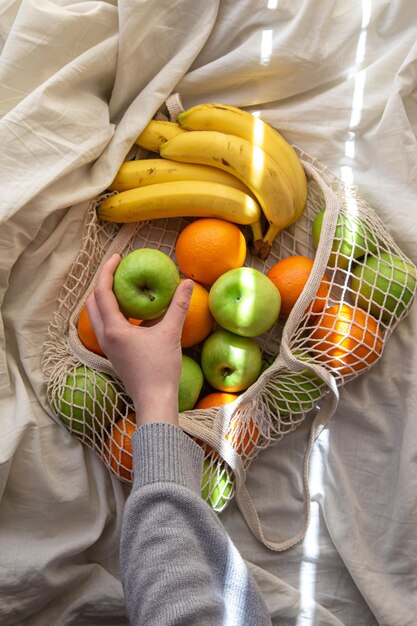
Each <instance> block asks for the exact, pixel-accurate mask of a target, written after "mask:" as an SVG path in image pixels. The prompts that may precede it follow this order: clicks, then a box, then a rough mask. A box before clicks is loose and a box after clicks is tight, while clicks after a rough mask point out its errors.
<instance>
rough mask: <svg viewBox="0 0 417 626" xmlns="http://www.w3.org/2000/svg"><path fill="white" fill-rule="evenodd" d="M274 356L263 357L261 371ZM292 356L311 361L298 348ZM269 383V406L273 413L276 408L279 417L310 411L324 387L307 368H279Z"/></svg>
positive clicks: (271, 361)
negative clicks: (270, 394)
mask: <svg viewBox="0 0 417 626" xmlns="http://www.w3.org/2000/svg"><path fill="white" fill-rule="evenodd" d="M276 356H277V355H275V356H268V357H266V358H265V360H264V363H263V365H262V372H264V371H265V370H267V369H268V368H269V367H270V365H271V364H272V363H273V362H274V361H275V358H276ZM294 356H296V357H297V358H298V360H300V361H306V362H308V361H311V362H313V360H312V358H311V357H308V358H306V355H305V353H304V352H301V351H300V350H296V351H294ZM271 384H272V386H273V389H272V391H271V390H270V393H272V396H273V397H272V399H271V401H270V403H269V407H270V409H271V411H273V412H274V413H275V412H276V411H277V410H278V412H279V416H280V417H286V416H288V415H291V414H298V413H307V412H308V411H311V409H313V408H314V406H315V405H316V403H317V402H318V400H320V398H321V397H322V395H323V393H324V391H325V388H326V385H325V383H324V382H323V380H322V379H321V378H320V376H318V375H317V374H315V373H314V372H313V371H312V370H310V369H307V368H306V369H304V370H301V371H300V372H296V371H291V370H288V369H285V370H280V371H279V372H278V373H277V378H274V379H273V381H271Z"/></svg>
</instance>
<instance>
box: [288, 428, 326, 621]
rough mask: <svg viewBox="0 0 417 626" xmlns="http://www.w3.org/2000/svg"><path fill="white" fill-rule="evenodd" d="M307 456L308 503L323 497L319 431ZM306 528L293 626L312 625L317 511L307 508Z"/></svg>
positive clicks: (317, 550)
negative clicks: (314, 445)
mask: <svg viewBox="0 0 417 626" xmlns="http://www.w3.org/2000/svg"><path fill="white" fill-rule="evenodd" d="M316 445H317V447H314V448H313V450H312V452H311V459H310V473H309V485H310V493H311V498H312V500H313V499H314V497H315V496H316V495H319V496H323V495H324V485H323V465H324V463H325V462H326V458H327V455H328V451H329V431H328V430H327V429H325V430H323V432H322V433H321V435H320V440H319V442H318V443H317V444H316ZM310 507H311V508H310V512H311V518H310V525H309V528H308V531H307V534H306V536H305V538H304V542H303V561H302V563H301V567H300V610H299V614H298V616H297V623H296V626H307V625H310V624H314V623H315V621H314V617H315V615H314V614H315V606H316V604H315V599H314V596H315V591H316V571H317V559H318V558H319V557H320V544H319V537H320V508H319V504H318V503H317V502H313V501H312V502H311V504H310Z"/></svg>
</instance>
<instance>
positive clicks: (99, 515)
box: [0, 0, 417, 626]
mask: <svg viewBox="0 0 417 626" xmlns="http://www.w3.org/2000/svg"><path fill="white" fill-rule="evenodd" d="M416 20H417V8H416V7H415V6H414V4H413V3H407V2H406V0H400V1H399V2H397V3H390V2H387V1H384V0H374V1H372V2H371V1H370V0H361V1H358V0H353V2H350V3H348V4H346V3H345V2H342V1H341V0H329V1H325V2H321V3H317V2H313V0H304V1H303V2H302V1H301V0H295V1H294V0H291V1H290V0H278V1H277V0H262V1H261V0H256V2H254V1H253V0H241V1H240V2H238V3H237V2H234V1H233V0H222V1H217V0H216V1H214V0H206V2H204V3H202V2H195V1H192V0H180V1H178V0H170V1H168V0H159V1H158V2H155V1H151V0H142V1H137V0H136V1H135V0H122V1H121V2H119V3H116V2H104V1H97V0H95V1H90V0H87V1H78V2H77V1H75V2H66V1H65V0H60V1H56V2H52V1H50V0H49V1H48V0H24V1H22V2H19V0H9V1H8V2H6V3H4V4H3V5H2V6H0V47H1V53H0V116H1V117H0V145H1V147H2V149H1V154H0V192H1V193H0V221H1V224H0V294H1V295H0V301H1V302H2V309H1V325H0V393H1V400H0V415H1V418H0V497H1V501H0V554H1V559H0V622H1V623H2V625H3V624H4V626H8V625H15V624H19V625H20V624H22V625H23V624H25V625H26V624H29V625H30V626H43V625H44V624H54V625H57V626H58V625H59V626H68V625H74V626H75V625H76V626H80V625H81V626H82V625H83V624H85V625H87V624H88V626H94V625H95V624H97V625H99V624H100V626H101V625H103V624H109V625H111V626H116V625H117V626H119V625H120V626H121V625H124V624H127V618H126V615H125V609H124V602H123V593H122V588H121V584H120V577H119V572H118V548H119V540H120V522H121V516H122V512H123V506H124V502H125V498H126V496H127V493H128V488H127V487H125V486H123V485H122V484H121V483H119V482H118V481H117V479H115V478H114V477H113V476H111V475H110V473H109V472H108V470H107V469H106V468H105V467H104V465H103V464H102V463H101V461H100V460H99V459H98V458H97V457H96V456H95V455H94V454H93V453H92V452H91V451H90V450H88V449H87V448H85V447H83V446H82V445H81V444H80V443H79V442H78V441H76V440H75V439H74V438H73V437H72V436H70V435H69V433H68V432H67V431H66V430H65V428H64V427H61V426H60V425H59V424H57V423H55V422H54V421H53V420H52V418H51V413H50V409H49V406H48V403H47V399H46V395H45V384H44V380H43V376H42V371H41V366H40V362H41V356H42V344H43V341H44V339H45V337H46V332H47V327H48V323H49V320H50V318H51V315H52V312H53V310H54V308H55V306H56V302H57V294H58V290H59V288H60V286H61V284H62V283H63V281H64V279H65V276H66V273H67V272H68V269H69V267H70V265H71V263H72V261H73V260H74V258H75V256H76V254H77V251H78V247H79V244H80V237H81V233H82V224H83V216H84V214H85V209H86V203H87V202H88V200H89V199H90V198H91V197H93V196H95V195H96V194H97V193H99V192H101V191H102V190H103V189H105V188H106V186H107V184H108V183H109V182H110V181H111V179H112V178H113V176H114V174H115V172H116V171H117V169H118V167H119V166H120V163H121V162H122V161H123V159H124V158H125V155H126V154H127V152H128V151H129V149H130V147H131V145H132V143H133V141H134V139H135V137H136V136H137V135H138V134H139V132H140V131H141V129H142V128H143V127H144V126H145V124H146V123H147V121H148V120H149V119H150V118H151V117H152V116H153V114H154V113H155V112H156V110H157V109H158V108H159V107H160V105H161V104H162V103H163V102H164V100H165V98H166V97H167V96H168V95H169V94H170V93H171V92H173V91H178V92H179V93H180V95H181V97H182V99H183V102H184V105H185V106H186V107H188V106H192V105H193V104H196V103H198V102H210V101H220V102H227V103H229V104H235V105H237V106H242V107H245V108H247V109H248V110H251V111H260V114H261V115H262V117H263V118H264V119H265V120H267V121H268V122H270V123H271V124H273V125H274V126H276V127H277V128H278V129H280V130H281V131H282V132H283V134H284V135H285V136H286V137H287V138H288V139H289V140H290V141H291V142H292V143H295V144H296V145H299V146H300V147H301V148H303V149H304V150H305V151H306V152H308V153H309V154H311V155H314V156H316V157H317V158H318V159H319V160H320V161H322V162H323V163H325V164H326V165H327V166H329V167H330V168H331V169H332V170H333V171H334V172H335V173H336V174H337V175H338V176H340V177H341V178H342V179H343V180H345V181H346V182H348V183H350V182H352V183H354V184H357V185H358V186H359V189H360V191H361V193H362V194H363V195H364V196H365V197H366V198H367V200H368V201H369V202H370V204H371V205H372V206H373V207H374V208H375V210H376V211H377V212H378V214H379V215H380V216H381V218H382V219H383V221H384V222H385V224H386V225H387V226H388V228H389V229H390V230H391V232H392V234H393V236H394V238H395V240H396V241H397V243H398V244H399V245H400V247H401V248H402V249H403V251H404V252H405V253H406V254H407V255H408V256H409V257H410V258H411V259H412V260H413V261H414V262H415V263H416V262H417V253H416V250H417V247H416V242H417V218H416V215H415V197H416V191H417V181H416V161H415V154H416V131H417V101H416V96H415V93H416V81H417V75H416V64H417V45H416V41H415V40H416V38H415V24H416V23H417V22H416ZM416 332H417V313H416V307H413V309H412V310H411V313H410V315H409V316H408V317H407V319H405V320H404V321H403V322H401V324H400V325H399V326H398V328H397V329H396V331H395V333H394V334H393V336H392V337H391V338H390V339H389V341H388V343H387V346H386V348H385V350H384V354H383V357H382V359H381V360H380V361H379V362H378V364H376V365H375V366H374V367H373V368H372V369H371V370H370V371H369V372H367V373H366V374H364V375H363V376H361V377H358V378H357V379H356V380H355V381H353V382H352V383H349V384H348V385H347V386H346V387H345V388H344V389H343V390H341V400H340V404H339V407H338V410H337V413H336V415H335V416H334V417H333V418H332V421H331V422H330V424H329V427H328V428H327V429H326V430H325V431H324V432H323V433H322V435H321V436H320V438H319V440H318V442H317V443H316V444H315V447H314V451H313V456H312V459H311V463H310V486H311V492H312V505H311V512H312V519H311V524H310V528H309V532H308V534H307V536H306V538H305V540H304V541H303V543H301V544H300V545H298V546H296V547H295V548H293V549H291V550H290V551H288V552H284V553H281V554H277V553H274V552H271V551H269V550H267V549H266V548H264V546H262V545H261V544H260V543H259V542H258V541H257V540H256V539H255V538H254V537H253V536H252V535H251V534H250V532H249V531H248V528H247V527H246V525H245V522H244V521H243V519H242V517H241V515H240V512H239V510H238V509H237V507H236V504H235V503H233V504H232V505H231V506H230V507H229V508H228V509H226V511H225V512H224V513H223V514H222V520H223V521H224V524H225V525H226V528H227V529H228V531H229V532H230V534H231V536H232V538H233V539H234V540H235V542H236V545H237V547H238V548H239V549H240V550H241V552H242V554H243V556H244V557H245V558H246V559H247V560H248V562H249V563H250V567H251V569H252V570H253V571H254V574H255V576H256V577H257V580H258V581H259V584H260V585H261V588H262V590H263V592H264V594H265V598H266V600H267V603H268V606H269V608H270V612H271V616H272V619H273V622H274V623H276V624H280V625H288V626H300V625H304V624H311V623H314V624H320V625H327V624H329V625H331V626H335V625H340V624H343V625H345V626H371V625H372V626H373V625H375V624H384V625H389V626H397V625H398V626H407V625H411V624H414V623H415V613H416V609H417V601H416V598H417V593H416V591H417V579H416V568H415V562H416V554H417V539H416V533H415V523H416V510H417V506H416V505H417V495H416V494H417V489H416V475H417V472H416V464H417V461H416V459H417V454H416V452H417V451H416V448H417V432H416V431H417V420H416V419H415V418H416V416H417V383H416V380H417V377H416V372H417V351H416V349H415V347H414V346H415V343H416V342H415V340H414V337H415V336H416ZM308 428H309V423H308V422H306V423H305V424H304V425H303V426H302V427H300V428H299V429H298V430H297V431H295V432H294V433H292V434H291V435H288V436H287V437H285V439H283V440H282V441H281V442H280V443H278V444H277V445H276V446H273V447H271V448H269V449H268V450H266V451H265V452H263V453H262V454H261V455H260V457H259V458H258V459H257V460H256V461H255V462H254V463H253V465H252V466H251V469H250V471H249V475H248V486H249V490H250V492H251V494H253V498H254V500H255V503H256V505H257V509H258V511H259V514H260V517H261V520H262V523H263V524H264V528H265V529H266V531H267V533H268V535H270V536H271V537H272V538H274V539H277V540H278V539H284V538H286V537H288V536H289V535H290V534H294V533H295V532H296V530H297V529H298V528H299V527H300V525H301V523H302V520H301V516H302V496H301V466H302V459H303V454H304V449H305V442H306V437H307V434H308Z"/></svg>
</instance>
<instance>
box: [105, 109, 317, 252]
mask: <svg viewBox="0 0 417 626" xmlns="http://www.w3.org/2000/svg"><path fill="white" fill-rule="evenodd" d="M136 143H137V144H138V145H139V146H141V147H142V148H145V149H146V150H150V151H152V152H155V153H159V156H160V157H162V158H159V159H146V160H142V161H141V160H139V161H132V162H127V163H124V164H123V165H122V166H121V168H120V170H119V172H118V174H117V176H116V178H115V180H114V181H113V183H112V185H111V186H110V189H112V190H114V191H117V192H119V193H118V194H117V195H115V196H112V197H110V198H108V199H107V200H105V201H104V202H102V203H101V205H100V206H99V208H98V215H99V217H100V218H101V219H102V220H108V221H111V222H118V223H124V222H139V221H142V220H147V219H156V218H163V217H165V218H168V217H178V216H182V217H185V216H191V217H217V218H220V219H223V220H229V221H231V222H235V223H237V224H248V225H250V227H251V229H252V234H253V242H252V252H253V254H255V255H256V256H258V257H259V258H260V259H266V258H267V256H268V254H269V252H270V250H271V247H272V243H273V241H274V239H275V238H276V236H277V235H278V233H279V232H280V231H282V230H283V229H284V228H287V227H288V226H290V225H291V224H293V223H294V222H295V221H296V220H297V219H298V218H299V217H300V215H301V214H302V212H303V211H304V208H305V205H306V200H307V180H306V176H305V173H304V169H303V167H302V165H301V162H300V159H299V158H298V155H297V153H296V152H295V150H294V148H293V147H292V146H291V145H290V144H289V143H288V142H287V141H286V140H285V139H284V137H282V135H280V134H279V133H278V132H277V131H276V130H274V129H273V128H272V127H271V126H269V124H266V123H265V122H264V121H262V120H261V119H260V118H259V117H255V116H253V115H251V114H250V113H248V112H247V111H244V110H242V109H238V108H236V107H232V106H227V105H224V104H202V105H198V106H195V107H193V108H191V109H189V110H187V111H184V112H183V113H180V115H179V116H178V122H165V121H159V120H152V121H151V122H150V123H149V124H148V125H147V127H146V128H145V130H144V131H143V133H142V134H141V135H140V136H139V137H138V138H137V140H136ZM264 220H265V221H266V222H267V229H266V232H265V233H264V228H263V221H264Z"/></svg>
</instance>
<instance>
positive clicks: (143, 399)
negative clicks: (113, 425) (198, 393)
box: [86, 254, 194, 426]
mask: <svg viewBox="0 0 417 626" xmlns="http://www.w3.org/2000/svg"><path fill="white" fill-rule="evenodd" d="M120 260H121V257H120V255H118V254H115V255H113V256H112V257H111V258H110V259H109V260H108V261H106V263H105V264H104V265H103V267H102V269H101V271H100V274H99V277H98V281H97V286H96V288H95V290H94V293H93V294H92V295H91V296H90V297H89V298H88V300H87V302H86V307H87V312H88V316H89V318H90V321H91V324H92V326H93V328H94V332H95V333H96V336H97V339H98V342H99V344H100V346H101V347H102V349H103V350H104V352H105V354H106V356H107V357H108V359H109V360H110V361H111V363H112V365H113V367H114V369H115V370H116V372H117V374H118V376H119V377H120V379H121V380H122V382H123V384H124V386H125V389H126V391H127V393H128V394H129V396H130V397H131V398H132V401H133V403H134V405H135V409H136V421H137V424H138V426H140V425H142V424H145V423H151V422H168V423H171V424H177V425H178V384H179V378H180V375H181V367H182V360H181V355H182V352H181V331H182V326H183V323H184V319H185V316H186V314H187V311H188V307H189V303H190V299H191V294H192V291H193V287H194V283H193V282H192V280H185V281H184V282H182V283H181V284H180V285H179V286H178V288H177V290H176V292H175V294H174V297H173V299H172V301H171V304H170V306H169V309H168V311H167V312H166V313H165V315H164V316H163V317H162V318H159V319H158V320H152V322H142V324H141V325H139V326H134V325H133V324H130V323H129V322H128V321H127V319H126V318H125V317H124V315H123V314H122V313H121V311H120V309H119V305H118V303H117V300H116V297H115V295H114V293H113V274H114V272H115V270H116V267H117V266H118V264H119V263H120Z"/></svg>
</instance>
